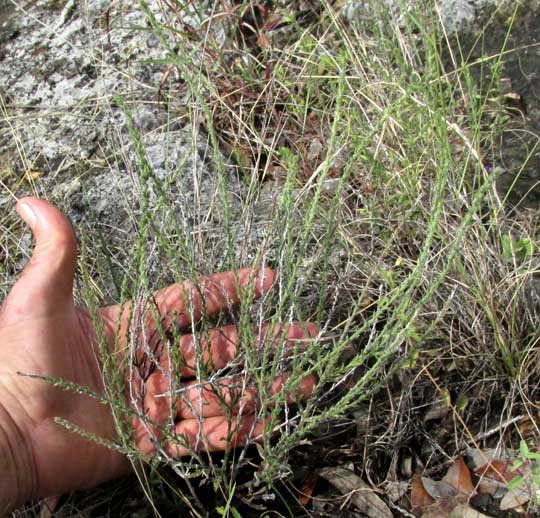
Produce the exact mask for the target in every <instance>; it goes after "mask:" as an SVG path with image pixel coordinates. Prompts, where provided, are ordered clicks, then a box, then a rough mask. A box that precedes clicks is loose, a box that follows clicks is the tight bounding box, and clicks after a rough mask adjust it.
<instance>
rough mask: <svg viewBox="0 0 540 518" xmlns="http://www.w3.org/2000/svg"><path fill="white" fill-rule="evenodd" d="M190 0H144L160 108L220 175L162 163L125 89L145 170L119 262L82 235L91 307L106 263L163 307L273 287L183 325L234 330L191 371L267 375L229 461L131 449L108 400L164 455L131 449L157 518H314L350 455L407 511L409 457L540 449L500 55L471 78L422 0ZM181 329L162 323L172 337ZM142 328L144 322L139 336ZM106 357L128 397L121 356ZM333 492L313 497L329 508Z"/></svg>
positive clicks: (125, 292) (526, 228)
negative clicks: (235, 337)
mask: <svg viewBox="0 0 540 518" xmlns="http://www.w3.org/2000/svg"><path fill="white" fill-rule="evenodd" d="M200 4H201V5H200V6H195V4H194V3H193V2H183V1H182V0H169V1H167V2H164V5H166V6H167V9H166V10H165V11H164V12H162V13H159V15H156V13H153V12H152V11H151V10H150V9H149V8H148V7H147V6H146V4H145V3H144V2H143V3H142V4H141V8H142V9H144V10H145V11H146V13H147V20H148V27H147V28H146V30H151V31H153V33H154V34H155V35H156V36H157V37H158V38H159V41H160V44H161V45H162V46H163V49H164V51H165V53H164V55H165V57H164V60H163V63H162V66H163V70H164V76H163V80H162V82H161V84H160V86H159V107H160V109H163V110H167V113H168V115H169V118H170V120H171V121H172V120H177V119H178V118H180V119H181V120H183V121H185V124H189V125H191V126H192V128H193V133H194V134H196V135H199V136H198V137H197V138H198V139H199V141H198V142H195V143H194V151H197V150H199V149H203V150H204V154H205V155H206V157H205V158H204V159H205V160H207V161H209V162H210V163H211V164H212V168H213V170H214V171H215V175H216V178H217V181H215V180H214V185H215V186H216V188H215V191H214V192H212V195H211V196H208V192H207V191H205V189H204V187H201V186H200V185H198V182H199V181H201V178H199V177H198V176H197V174H198V173H195V172H194V170H195V168H194V166H193V164H192V163H191V162H190V161H189V160H186V162H185V163H180V164H174V165H173V166H172V167H171V174H170V175H169V176H168V177H167V178H163V177H158V176H156V174H155V173H154V171H153V170H152V167H151V165H150V162H149V160H148V158H147V149H146V147H145V137H144V134H143V133H142V132H141V130H140V129H139V128H138V127H137V126H138V125H137V122H136V113H135V112H134V109H133V106H132V104H131V102H130V100H126V99H122V98H118V99H117V103H118V106H119V109H121V110H122V111H123V112H124V113H125V116H126V121H127V122H126V123H127V124H128V126H129V129H130V133H131V138H132V142H133V147H134V149H135V153H136V156H137V162H138V166H139V167H138V170H137V174H138V179H137V184H138V186H140V205H139V207H136V208H134V209H132V210H133V216H134V217H133V221H134V225H136V229H137V236H138V237H137V242H136V243H132V244H131V248H130V250H131V251H132V255H131V258H130V261H127V262H126V261H125V258H124V259H119V256H117V255H115V253H114V250H112V249H111V248H110V247H104V246H101V247H99V248H98V249H96V243H99V241H100V237H99V236H92V235H90V234H87V235H83V236H81V238H82V240H83V241H82V252H81V254H82V260H81V264H82V266H81V285H82V288H81V295H82V298H83V299H84V301H85V303H86V304H87V305H88V306H89V308H90V310H91V311H92V310H95V309H96V308H97V307H99V306H100V305H102V304H103V297H102V294H101V292H100V288H99V286H98V283H96V281H95V278H96V276H97V278H106V277H109V278H112V279H113V281H114V284H115V286H117V288H118V296H117V297H118V300H119V301H120V302H121V303H122V302H125V301H127V300H129V299H137V300H140V301H141V303H146V304H149V305H150V306H151V301H152V296H151V294H152V292H153V291H154V290H155V289H156V288H158V287H161V286H163V285H164V284H167V283H168V282H174V281H180V280H184V279H191V280H193V281H194V282H196V281H197V278H198V275H199V274H201V273H210V272H212V271H216V270H222V269H232V270H236V269H238V268H245V267H250V266H251V267H258V266H260V265H266V266H271V267H272V268H273V269H274V270H275V271H276V274H277V283H276V287H275V290H274V292H273V293H272V294H271V295H269V296H267V297H264V298H263V299H262V300H260V301H256V302H252V301H251V297H250V295H249V294H248V292H246V293H244V294H243V295H242V299H243V300H242V302H243V303H242V304H240V306H239V307H238V308H235V309H234V311H233V312H232V314H231V315H221V316H220V317H218V318H217V319H209V318H203V319H202V321H201V322H200V323H199V324H198V325H197V327H196V328H193V330H187V331H188V332H191V331H195V332H197V333H198V334H199V335H200V336H205V334H206V333H208V331H209V330H210V329H211V328H213V327H215V326H216V325H222V324H224V323H234V324H236V325H237V327H238V331H239V336H240V346H239V354H238V357H237V360H236V361H235V362H234V364H232V365H231V366H230V367H229V368H228V369H227V370H222V371H217V372H211V371H212V369H211V366H209V365H207V364H205V363H204V362H203V361H202V360H200V362H199V364H198V365H197V370H198V372H200V373H201V374H203V375H205V374H206V375H208V377H209V378H210V380H211V381H212V382H214V383H216V384H217V385H218V386H219V383H220V381H222V380H223V379H234V380H236V381H238V382H240V385H241V386H244V387H245V386H248V385H254V386H255V387H257V389H258V391H259V394H260V395H261V402H260V403H261V404H260V405H259V407H258V408H257V412H258V416H259V417H260V418H261V419H263V420H264V422H265V423H266V424H265V433H264V434H263V439H262V440H261V441H259V442H256V441H255V438H254V437H252V438H251V440H250V441H248V444H247V445H246V446H245V447H244V448H239V449H236V450H232V449H230V450H229V451H226V452H224V454H217V455H216V454H205V453H201V452H198V453H196V452H194V455H192V456H191V457H188V458H182V459H175V458H171V457H170V456H169V455H168V454H167V452H166V451H165V450H164V449H163V448H158V453H156V455H155V456H153V457H152V458H146V459H140V455H139V454H138V453H137V452H136V451H135V450H133V447H132V446H131V444H130V436H129V431H128V430H129V424H130V422H131V417H132V413H133V411H132V410H131V409H129V408H127V407H125V405H123V404H121V403H113V405H114V409H115V415H116V417H117V420H118V427H119V431H120V432H121V439H120V440H119V443H118V445H116V446H115V447H121V448H123V449H127V450H128V451H130V454H131V455H132V458H133V459H134V461H135V459H137V461H138V460H144V461H146V462H148V463H149V464H150V466H151V470H150V471H149V470H146V469H144V468H143V467H142V465H141V464H137V465H138V466H139V468H140V469H139V471H138V478H139V481H140V483H141V486H142V487H143V492H144V494H145V495H147V496H148V498H149V500H150V501H153V502H154V504H155V506H156V509H157V510H158V512H161V513H167V512H169V511H170V509H174V508H176V509H178V508H179V507H183V508H185V509H189V512H190V513H192V515H193V516H205V515H206V513H207V512H210V513H214V515H215V516H234V517H236V516H263V515H264V516H272V513H271V510H272V509H275V510H276V512H278V511H279V513H281V514H275V516H304V515H305V516H309V515H310V514H309V511H308V510H305V508H304V506H307V508H310V507H309V506H312V505H315V504H314V502H313V500H311V501H310V499H309V498H308V499H307V500H306V499H305V495H304V493H305V492H306V491H308V489H309V480H310V477H311V478H312V477H313V475H314V474H315V473H316V472H317V470H318V469H320V468H323V467H327V466H331V465H337V464H345V463H353V465H354V469H355V471H356V473H357V474H359V475H360V476H362V478H364V479H365V480H369V481H370V482H371V484H372V485H373V487H378V488H380V489H381V490H382V494H383V495H385V496H384V499H385V500H386V501H387V502H388V503H389V505H390V506H391V507H392V508H393V509H394V510H399V509H407V508H408V503H407V502H408V496H407V491H406V490H405V491H402V492H401V494H400V495H398V498H391V497H390V496H388V495H389V494H390V490H391V488H392V487H396V485H399V484H398V483H399V482H404V483H405V484H408V483H409V482H410V477H411V475H412V472H414V471H425V472H428V473H439V472H441V470H442V471H444V468H445V467H446V466H447V464H448V462H449V461H451V459H453V458H455V457H456V456H457V455H463V454H464V453H465V452H466V451H467V448H469V447H475V448H484V447H488V446H492V445H494V444H496V443H498V442H502V443H504V445H505V446H508V447H512V446H513V447H516V446H518V445H519V443H520V440H521V439H522V436H523V435H526V437H525V439H527V440H528V442H529V444H531V441H532V443H533V444H534V443H536V444H537V443H538V429H537V425H536V424H535V423H536V421H535V419H536V404H535V401H536V400H537V398H538V394H537V392H538V389H537V386H538V383H537V381H536V380H537V378H538V361H537V360H538V345H539V339H540V333H539V331H538V322H539V321H540V320H539V315H538V310H539V304H538V288H537V280H536V272H537V265H538V259H539V249H538V237H539V236H538V229H537V221H538V219H537V212H536V211H534V210H519V209H516V210H511V209H510V207H509V206H508V205H506V204H505V197H506V194H507V193H506V192H500V191H499V190H497V181H496V180H497V175H498V174H499V173H500V171H499V170H498V169H497V168H496V167H494V166H495V165H496V160H495V159H494V158H493V157H492V156H491V155H490V153H495V152H496V151H492V150H494V149H495V150H496V142H497V139H498V137H499V135H500V133H501V132H502V131H504V127H505V124H506V123H507V122H508V118H509V115H508V111H507V109H506V106H505V104H504V99H503V94H502V92H501V89H500V82H499V76H498V74H499V72H500V62H501V60H502V56H503V53H504V51H505V48H501V51H500V54H499V55H494V56H488V57H486V58H485V62H484V63H483V70H484V73H485V74H486V77H489V81H486V80H484V81H483V82H482V85H481V86H480V85H479V82H478V80H477V78H476V76H475V75H474V70H473V65H471V64H469V63H467V61H466V56H464V55H462V54H461V51H460V47H459V45H458V44H456V42H454V43H453V44H451V38H450V37H449V36H448V35H447V34H445V32H444V30H443V28H442V26H441V23H440V20H439V18H438V17H437V11H436V9H435V8H434V6H433V5H430V8H426V2H422V1H418V2H407V4H408V5H409V7H408V8H405V7H404V6H401V8H400V9H399V10H398V13H399V15H398V14H396V13H397V12H392V10H390V9H388V8H387V7H386V5H385V4H384V2H371V3H370V4H371V5H370V6H369V7H366V8H365V11H363V12H362V13H361V15H358V16H357V17H356V19H355V20H353V21H351V20H348V19H346V18H345V17H344V15H343V9H342V6H341V5H340V2H334V3H332V2H329V1H323V2H315V3H310V2H300V1H294V2H290V1H287V2H285V1H284V2H280V1H273V2H272V1H266V2H240V1H233V2H223V3H221V2H210V3H208V5H206V3H202V2H201V3H200ZM304 4H305V5H304ZM312 4H316V6H315V7H314V6H313V5H312ZM430 4H431V2H430ZM199 11H200V12H199ZM516 12H517V8H516ZM188 13H189V15H190V16H191V18H190V19H192V20H197V21H196V22H195V21H194V22H193V23H192V24H189V23H188V22H187V21H185V20H186V18H187V14H188ZM513 14H514V15H515V14H516V13H513ZM512 20H513V19H512V18H511V19H510V20H509V28H508V30H509V31H511V30H512V28H513V27H512V24H513V22H512ZM112 30H114V28H113V29H112ZM133 30H138V29H135V28H134V29H133ZM488 30H489V29H488ZM523 159H524V162H526V160H527V157H523ZM203 180H204V181H206V180H205V179H204V178H203ZM186 189H191V193H190V194H185V192H186ZM10 225H15V223H10ZM3 226H4V228H6V226H7V223H4V224H3ZM10 231H11V232H14V233H17V232H20V230H19V229H17V228H12V229H10ZM111 250H112V253H111ZM121 261H123V264H121V265H120V262H121ZM156 272H157V273H156ZM135 317H136V315H134V319H135ZM307 321H309V322H316V323H317V324H318V326H319V331H318V335H317V338H316V339H315V340H313V341H306V342H305V343H302V344H301V345H300V346H295V347H294V348H293V350H290V349H287V348H286V347H285V346H284V345H282V342H284V341H285V340H283V339H282V340H274V339H273V338H272V339H267V340H265V341H264V343H262V344H260V345H259V346H258V347H254V346H253V344H254V343H255V341H256V339H255V334H256V333H257V330H258V329H260V328H261V326H262V324H263V323H269V325H270V327H271V329H273V330H275V331H274V332H273V333H269V335H270V336H274V335H275V334H276V333H277V334H278V335H279V334H282V333H283V331H281V330H280V329H281V328H280V325H281V324H284V323H285V324H287V323H289V324H290V323H293V322H307ZM185 331H186V330H177V329H170V328H163V329H162V330H161V337H160V338H161V341H162V342H163V343H171V341H172V342H174V341H175V340H177V339H178V337H179V336H180V333H181V332H185ZM140 333H141V331H140V327H139V328H137V325H135V326H133V331H132V337H131V338H132V340H131V343H132V345H133V347H135V346H136V345H137V343H138V342H139V340H140ZM276 342H277V343H278V345H277V346H276ZM103 355H104V358H103V360H104V366H105V376H106V380H107V387H108V396H109V398H110V399H111V400H112V401H118V398H117V394H118V392H119V391H121V390H123V388H122V380H121V379H118V374H117V373H118V372H119V368H118V367H119V365H118V359H117V358H115V357H111V356H110V355H109V354H108V353H107V352H106V351H104V352H103ZM181 360H182V359H181V358H179V357H177V358H176V362H177V363H178V364H177V365H176V366H175V368H174V369H173V371H175V370H178V369H179V368H180V367H179V366H180V362H181ZM128 367H129V368H134V367H133V366H128ZM284 373H287V374H288V377H287V379H286V381H285V386H284V389H283V391H282V392H280V393H278V394H277V395H274V394H271V393H270V392H269V380H271V379H273V378H274V377H276V376H278V375H280V374H284ZM309 374H313V375H315V376H316V379H317V382H316V386H315V390H314V392H313V394H312V395H311V396H310V397H309V398H308V399H307V400H305V401H302V402H299V403H298V404H296V405H290V404H289V402H288V401H287V397H286V393H287V392H289V393H295V392H297V391H298V387H299V384H300V383H301V381H302V380H303V379H304V377H305V376H307V375H309ZM171 383H174V381H171ZM66 388H69V387H66ZM178 397H180V398H181V397H182V394H181V393H180V394H179V395H178ZM224 404H225V403H224ZM516 416H521V418H520V419H519V420H516V419H515V417H516ZM233 420H234V416H233V414H232V412H231V425H232V423H233ZM507 422H511V424H510V425H507V424H505V423H507ZM66 425H68V424H67V423H66ZM518 425H523V426H518ZM525 425H527V426H525ZM68 426H69V425H68ZM525 428H526V430H525ZM489 430H495V431H494V432H493V433H487V434H486V433H485V432H486V431H489ZM164 432H165V437H164V441H167V440H172V441H174V440H176V441H178V440H181V438H180V439H179V438H175V437H173V436H172V435H171V432H170V431H168V430H167V429H165V430H164ZM407 463H409V467H408V468H406V467H405V465H406V464H407ZM411 466H412V467H411ZM121 484H122V483H120V486H118V487H122V485H121ZM317 484H318V485H317V489H318V491H320V494H323V495H330V494H332V493H331V492H329V491H331V490H330V489H329V488H330V486H329V485H325V484H326V483H324V482H322V481H319V482H318V483H317ZM311 490H313V487H311ZM100 491H102V492H103V491H105V494H106V497H105V499H107V498H109V496H110V493H107V490H100ZM122 491H123V490H121V491H120V493H122ZM78 498H79V501H78V504H74V505H82V506H84V505H85V504H84V503H83V502H84V498H87V497H86V496H79V497H78ZM325 498H326V497H325ZM315 500H316V497H315ZM342 503H343V501H342V500H335V501H330V500H329V501H327V502H325V503H322V500H321V502H319V503H318V504H317V505H318V507H315V508H311V509H312V512H313V513H315V514H313V515H315V516H320V515H324V514H323V513H324V512H327V513H331V512H334V513H335V512H338V510H339V509H340V505H341V504H342ZM66 505H67V504H66ZM107 505H109V504H107ZM313 509H316V510H317V511H313ZM317 512H318V513H320V514H317ZM187 513H188V511H186V514H187Z"/></svg>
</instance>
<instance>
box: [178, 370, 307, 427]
mask: <svg viewBox="0 0 540 518" xmlns="http://www.w3.org/2000/svg"><path fill="white" fill-rule="evenodd" d="M288 380H289V374H287V373H285V374H281V375H279V376H277V377H276V378H275V379H274V382H273V383H272V384H271V386H270V388H269V390H268V394H266V395H265V399H266V404H267V406H274V405H275V403H276V401H277V399H278V398H277V396H281V395H282V393H283V391H284V390H285V389H286V390H287V393H286V394H285V401H286V402H287V404H289V405H292V404H295V403H298V402H299V401H302V400H306V399H307V398H309V396H310V395H311V394H312V393H313V389H314V387H315V383H316V379H315V376H313V375H309V376H306V377H304V378H303V379H301V380H300V381H299V382H298V383H297V384H296V386H295V387H294V389H293V388H292V387H290V386H289V387H288V386H287V382H288ZM198 385H199V384H198V383H197V382H191V383H189V384H188V385H186V387H185V391H184V392H183V393H180V394H178V398H177V400H176V402H175V407H176V418H177V419H178V418H180V419H196V418H199V417H217V416H220V415H227V413H229V414H241V415H248V414H254V413H255V412H256V410H258V409H260V408H261V407H262V403H263V402H262V400H261V396H260V394H259V392H258V391H257V388H256V387H255V386H253V385H248V386H246V385H245V384H244V383H242V380H241V379H234V378H233V379H231V378H227V379H224V380H222V381H221V382H220V383H219V384H218V385H217V386H216V385H215V384H214V385H212V384H206V385H203V386H198Z"/></svg>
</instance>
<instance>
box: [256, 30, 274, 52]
mask: <svg viewBox="0 0 540 518" xmlns="http://www.w3.org/2000/svg"><path fill="white" fill-rule="evenodd" d="M257 45H259V47H261V49H269V48H271V47H272V45H271V43H270V40H269V39H268V36H267V35H266V34H265V33H264V32H259V35H258V36H257Z"/></svg>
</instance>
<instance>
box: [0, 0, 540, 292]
mask: <svg viewBox="0 0 540 518" xmlns="http://www.w3.org/2000/svg"><path fill="white" fill-rule="evenodd" d="M364 3H365V2H357V1H354V2H349V4H348V6H347V7H346V8H345V10H344V15H345V16H347V17H349V18H354V17H355V16H361V15H362V6H363V4H364ZM391 4H394V5H393V8H394V9H395V10H396V15H397V16H399V12H398V8H397V3H396V2H391ZM159 5H160V4H159V2H157V0H156V1H151V2H149V8H150V9H151V10H152V11H153V12H155V13H156V15H157V16H162V15H161V14H160V9H159ZM514 5H515V4H514V2H508V1H506V0H445V1H443V2H442V3H441V8H440V12H441V17H442V19H443V21H444V23H445V27H446V29H447V31H448V32H449V34H456V33H457V34H459V35H460V41H461V42H462V45H463V49H465V51H466V52H468V53H469V54H470V60H476V59H478V58H479V57H480V56H486V55H490V54H493V53H496V52H497V50H498V49H500V48H501V45H502V42H503V41H504V37H505V34H506V31H507V27H508V24H509V23H510V22H509V20H510V17H511V15H512V11H513V8H514ZM539 7H540V2H538V1H536V0H533V1H531V2H528V3H527V6H526V7H523V8H522V9H520V10H519V14H518V17H517V19H516V20H515V21H514V22H513V23H514V26H515V27H516V29H517V30H514V31H512V35H511V37H510V39H509V41H508V43H507V48H512V49H517V50H516V51H515V52H511V53H509V54H507V55H506V56H505V58H504V59H503V63H502V68H501V77H502V78H503V83H504V84H505V88H506V89H507V91H508V99H509V103H513V104H514V105H515V109H514V111H513V113H512V116H511V117H512V121H511V123H510V125H509V129H508V130H507V131H505V132H503V133H502V134H501V147H500V149H494V150H488V152H487V156H486V161H487V162H488V163H489V165H490V166H491V167H493V168H498V170H500V171H502V172H503V174H502V177H501V181H500V187H501V190H502V191H504V190H505V189H506V188H507V187H508V186H509V185H511V184H512V183H514V180H515V178H516V173H519V175H518V176H519V178H518V181H517V185H516V186H515V188H514V193H513V195H512V196H511V199H512V201H513V202H519V201H520V200H521V198H522V197H525V199H526V203H528V204H529V205H530V204H531V203H532V204H533V205H534V204H535V203H536V200H537V198H538V194H537V191H538V189H536V182H537V181H538V178H539V175H540V172H539V169H540V148H539V146H538V134H539V133H540V123H539V120H540V86H539V85H540V81H539V78H538V74H539V72H538V70H540V46H539V38H540V29H539V27H540V23H539V22H540V8H539ZM494 8H496V10H495V11H494ZM494 12H495V14H493V13H494ZM492 15H493V16H492ZM183 16H184V21H185V22H187V23H189V24H192V25H193V26H197V24H198V23H200V17H199V14H198V13H197V12H196V11H195V10H192V11H191V12H190V13H184V15H183ZM487 19H490V20H491V21H490V23H491V25H490V30H489V31H486V32H485V33H482V35H481V37H480V34H481V33H480V29H481V27H482V26H483V25H484V24H485V21H486V20H487ZM147 28H148V25H147V21H146V19H145V14H144V13H143V12H142V10H141V9H140V8H138V7H136V6H135V5H134V4H133V3H132V2H127V1H123V0H119V1H116V2H113V3H111V2H105V1H101V0H88V1H85V2H75V1H72V0H69V1H57V0H49V1H40V2H27V3H24V2H15V3H12V2H10V1H7V0H4V1H3V2H2V3H1V4H0V78H1V79H0V95H1V99H2V104H1V108H2V113H3V122H2V124H1V127H0V162H1V166H0V181H2V185H3V189H2V191H3V192H2V193H0V207H1V210H2V211H5V212H10V211H12V209H13V204H14V195H15V194H16V195H18V196H20V195H23V194H36V195H41V194H46V195H47V197H48V198H49V199H51V200H53V201H55V202H56V203H58V204H59V205H60V206H61V207H63V208H64V209H65V210H66V211H67V212H68V213H69V214H70V216H71V217H72V219H73V220H74V221H75V222H76V223H77V224H79V225H82V226H83V227H84V226H85V225H91V226H93V227H94V228H95V227H96V226H98V227H101V232H102V237H103V238H104V240H105V242H107V243H110V246H113V247H114V246H116V248H117V249H116V252H117V253H118V252H119V251H121V249H122V248H123V243H124V244H125V243H126V242H127V243H129V232H131V231H130V230H128V229H129V228H132V229H133V230H132V231H135V227H134V226H133V225H131V224H130V218H131V221H133V220H134V219H136V218H137V209H136V208H137V206H138V198H139V195H140V184H139V183H138V182H139V180H138V175H137V161H136V157H135V153H134V151H133V145H132V142H131V140H130V137H129V132H128V129H127V126H126V121H125V115H124V113H123V112H122V110H121V109H120V108H119V107H118V105H117V102H116V96H120V97H121V98H122V99H124V100H125V101H126V102H127V104H128V106H129V109H130V110H131V111H132V112H133V115H134V118H135V124H136V125H137V126H138V128H139V130H140V132H141V133H142V134H143V135H144V143H145V147H146V150H147V158H148V160H149V162H150V165H151V166H152V168H153V170H154V171H155V174H156V175H157V176H158V177H159V178H167V177H170V176H171V174H172V173H173V171H176V169H177V168H178V167H183V168H184V170H185V171H186V172H187V173H188V174H186V175H185V180H184V182H185V183H184V184H183V185H182V186H178V194H179V196H178V201H179V203H181V204H182V205H183V206H184V207H193V206H194V205H193V203H192V202H193V197H194V196H195V198H196V199H197V202H198V204H199V205H198V211H197V212H198V213H199V214H200V213H201V211H202V212H204V211H205V210H208V207H209V206H211V205H212V200H214V199H215V193H216V189H217V185H216V177H217V175H216V174H215V165H214V164H213V160H212V158H211V156H210V155H211V152H210V151H209V148H208V146H207V139H206V136H205V135H204V134H203V133H201V132H200V131H199V130H198V128H195V129H194V128H193V127H192V126H191V125H189V123H188V121H187V119H186V118H185V110H184V112H183V113H182V110H180V111H176V112H175V111H173V110H170V109H166V107H165V105H164V103H162V102H161V101H162V94H163V91H162V86H163V85H166V87H167V88H172V89H176V90H177V91H175V92H174V95H175V96H176V98H177V99H181V98H182V93H181V92H182V89H181V80H180V79H179V78H178V77H173V78H172V81H171V80H170V79H169V80H168V81H166V82H163V80H164V77H166V66H165V65H164V64H162V63H159V62H158V60H160V59H163V58H164V57H165V50H164V49H163V46H162V45H161V44H160V42H159V41H158V38H157V37H156V36H155V35H154V34H152V33H151V32H150V31H148V30H145V29H147ZM478 70H480V67H478ZM180 104H182V103H181V102H180ZM185 106H189V100H187V99H186V102H185ZM524 157H528V160H527V161H526V164H525V166H523V162H524V160H523V158H524ZM179 164H181V165H180V166H179ZM228 182H229V189H230V190H231V192H232V193H233V195H235V196H237V197H238V198H243V197H244V194H245V193H244V192H243V191H242V184H241V182H239V181H238V178H236V177H235V176H234V174H231V175H229V180H228ZM194 186H196V190H197V191H198V192H197V193H195V192H194ZM199 209H200V210H199ZM255 212H259V213H260V212H263V213H264V207H262V209H261V211H255ZM196 217H197V216H196V215H195V214H193V215H192V217H191V219H193V218H196ZM238 217H240V213H239V214H238ZM261 217H262V218H264V216H261ZM215 223H216V224H217V225H219V217H217V218H216V220H215ZM241 226H243V225H241ZM119 229H122V230H121V231H120V230H119ZM209 233H210V234H209V235H211V234H212V233H214V234H216V235H219V229H218V228H217V227H214V229H213V230H212V229H210V230H209ZM239 235H242V236H243V238H242V242H244V238H245V237H246V236H245V232H243V231H242V230H241V229H239ZM119 236H120V237H119ZM115 240H116V241H115ZM23 244H24V243H23ZM29 244H30V243H29V242H28V243H26V245H27V246H28V245H29ZM4 246H5V247H7V248H8V245H7V244H5V245H4ZM244 253H248V252H245V250H244ZM218 255H219V254H216V256H218ZM18 266H20V265H18V264H16V263H15V267H14V269H15V270H16V269H17V268H18ZM201 266H202V268H203V269H204V265H201ZM8 273H9V272H8ZM9 277H10V275H8V278H9ZM3 291H5V287H4V289H3ZM109 291H110V290H109ZM109 295H111V296H114V294H113V293H109Z"/></svg>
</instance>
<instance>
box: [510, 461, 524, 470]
mask: <svg viewBox="0 0 540 518" xmlns="http://www.w3.org/2000/svg"><path fill="white" fill-rule="evenodd" d="M521 466H523V461H522V460H515V461H514V462H513V463H512V465H511V466H510V471H516V470H518V469H519V468H521Z"/></svg>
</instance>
